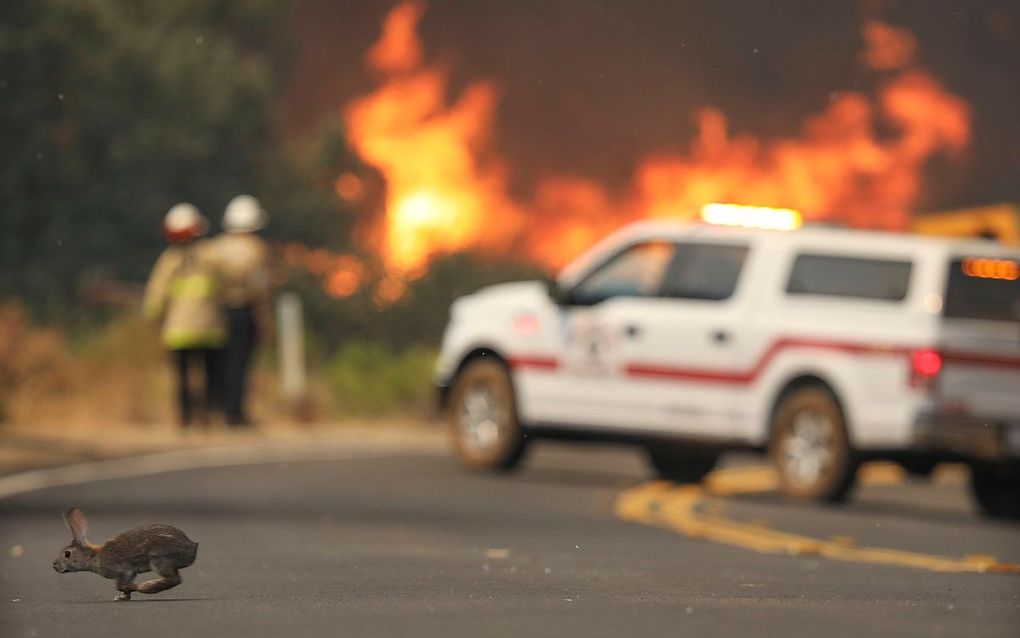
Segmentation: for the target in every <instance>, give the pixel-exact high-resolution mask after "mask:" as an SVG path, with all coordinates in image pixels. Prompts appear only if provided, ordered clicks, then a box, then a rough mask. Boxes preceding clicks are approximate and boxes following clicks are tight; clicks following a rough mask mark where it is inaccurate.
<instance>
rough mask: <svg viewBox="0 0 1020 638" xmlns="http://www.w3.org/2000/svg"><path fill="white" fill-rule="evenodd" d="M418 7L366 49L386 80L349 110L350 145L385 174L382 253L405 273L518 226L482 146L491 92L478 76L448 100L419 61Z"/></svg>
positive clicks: (403, 8)
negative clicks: (449, 102) (453, 100)
mask: <svg viewBox="0 0 1020 638" xmlns="http://www.w3.org/2000/svg"><path fill="white" fill-rule="evenodd" d="M422 10H423V9H422V8H421V5H419V4H418V3H414V2H409V3H405V4H402V5H400V6H398V7H397V8H396V9H394V10H393V11H392V12H391V13H390V14H389V16H388V17H387V18H386V24H385V27H384V30H383V37H382V39H380V41H379V42H378V43H377V44H376V45H375V46H374V47H373V48H372V49H371V50H370V52H369V55H368V63H369V65H370V66H371V68H372V69H373V70H374V71H376V72H377V73H379V74H380V77H381V79H382V80H383V82H384V84H383V85H382V86H381V87H380V88H379V89H378V90H377V91H376V92H374V93H372V94H371V95H368V96H366V97H364V98H361V99H359V100H356V101H355V102H353V103H352V104H351V105H350V106H349V108H348V109H347V122H348V124H349V129H350V141H351V143H352V145H353V146H354V148H355V149H356V150H357V152H358V153H359V154H360V155H361V157H362V159H364V160H365V161H366V162H367V163H369V164H371V165H372V166H374V167H376V168H377V169H379V170H380V171H381V172H382V173H383V175H384V176H385V178H386V183H387V194H386V215H385V224H384V228H383V236H384V238H383V248H382V250H383V257H384V259H385V261H386V263H387V264H388V266H389V268H390V269H391V270H392V271H393V272H395V273H398V274H402V275H411V276H413V275H415V274H417V273H418V272H420V271H421V269H422V268H423V267H424V266H425V264H426V262H427V260H428V259H429V257H430V256H431V255H432V254H433V253H447V252H453V251H457V250H462V249H465V248H469V247H476V246H485V245H495V244H497V243H498V238H499V237H500V236H503V237H505V236H506V235H501V234H499V233H493V232H491V228H492V226H493V225H494V222H495V225H497V226H501V227H502V228H501V229H500V230H501V231H502V233H505V232H506V231H507V230H511V231H515V230H516V229H515V228H513V227H514V226H515V225H516V221H515V220H516V218H517V216H518V213H517V210H516V209H515V206H514V205H513V203H512V202H511V201H510V200H509V198H508V197H507V195H506V180H505V178H504V174H503V170H502V168H501V166H500V165H499V164H498V163H497V162H495V161H493V160H491V159H490V158H488V157H487V153H486V151H487V144H488V138H489V132H490V130H491V128H492V119H493V112H494V109H495V105H496V89H495V87H494V86H493V85H492V84H491V83H488V82H476V83H474V84H471V85H470V86H468V87H467V88H466V89H465V90H464V92H463V93H462V94H461V96H460V98H459V99H458V100H457V101H456V103H454V104H452V105H449V106H448V105H446V104H445V95H446V91H447V86H446V84H447V78H446V74H445V73H444V72H443V71H442V70H441V69H439V68H437V67H422V66H421V65H420V45H419V43H418V40H417V36H416V34H415V31H414V26H415V24H416V23H417V21H418V19H419V18H420V17H421V13H422ZM508 226H509V227H510V228H508ZM386 296H388V295H386Z"/></svg>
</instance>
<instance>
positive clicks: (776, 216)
mask: <svg viewBox="0 0 1020 638" xmlns="http://www.w3.org/2000/svg"><path fill="white" fill-rule="evenodd" d="M701 218H702V219H703V220H705V221H706V222H708V223H709V224H720V225H722V226H739V227H741V228H766V229H769V230H796V229H797V228H800V225H801V215H800V213H798V212H797V211H795V210H791V209H789V208H769V207H768V206H745V205H743V204H705V205H704V206H702V207H701Z"/></svg>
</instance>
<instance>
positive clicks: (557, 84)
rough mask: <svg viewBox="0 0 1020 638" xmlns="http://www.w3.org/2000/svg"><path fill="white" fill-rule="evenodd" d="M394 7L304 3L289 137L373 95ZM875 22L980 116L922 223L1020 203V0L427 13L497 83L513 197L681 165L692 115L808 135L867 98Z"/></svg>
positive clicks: (609, 3) (938, 182) (461, 78)
mask: <svg viewBox="0 0 1020 638" xmlns="http://www.w3.org/2000/svg"><path fill="white" fill-rule="evenodd" d="M394 4H395V3H394V2H392V1H387V0H343V1H337V2H333V3H327V2H324V1H322V0H301V1H299V2H298V3H297V4H296V9H295V15H294V18H293V21H292V27H293V29H294V31H295V33H296V34H297V43H298V49H297V51H296V60H295V65H294V71H293V76H292V82H291V85H290V87H289V89H288V90H287V92H286V94H285V95H284V96H283V112H284V114H285V118H286V121H287V122H288V128H289V129H290V130H291V131H292V132H294V133H296V134H299V135H300V134H307V133H308V132H309V131H311V130H312V125H313V123H314V122H316V121H318V119H319V118H320V117H321V116H323V115H324V114H326V113H328V112H329V111H330V110H338V109H340V108H342V106H343V104H345V103H346V102H347V101H348V100H349V99H350V98H352V97H354V96H356V95H358V94H361V93H364V92H367V91H368V90H370V89H371V87H372V86H373V82H372V78H371V76H370V74H368V73H367V72H366V71H365V70H364V67H363V65H362V55H363V52H364V50H365V49H366V48H367V47H368V46H369V44H371V42H372V41H373V40H374V39H375V38H376V37H377V36H378V34H379V26H380V23H381V20H382V17H383V16H384V15H385V13H386V11H387V10H388V9H389V8H390V7H392V6H393V5H394ZM867 16H875V17H880V18H882V19H884V20H885V21H887V22H889V23H890V24H893V25H896V26H901V27H905V28H908V29H910V30H911V31H912V32H913V33H914V34H915V35H916V36H917V38H918V41H919V45H920V62H921V64H922V65H923V66H924V67H926V68H927V69H929V70H930V71H931V73H932V74H933V75H934V76H935V77H937V78H938V79H939V80H940V81H941V82H942V83H943V84H944V85H945V86H946V87H947V88H948V89H949V90H950V91H952V92H954V93H956V94H958V95H960V96H962V97H963V98H964V99H966V100H967V102H968V103H969V104H970V105H971V107H972V108H973V120H974V122H973V128H974V140H973V142H972V144H971V150H970V152H969V153H968V154H967V156H966V157H964V158H962V160H961V162H959V163H954V164H940V163H936V165H935V166H933V167H932V169H931V171H930V175H929V179H928V180H927V181H926V189H925V192H924V195H923V197H922V201H921V202H920V208H921V209H922V210H927V209H932V208H942V207H947V206H955V205H964V204H971V203H985V202H990V201H1002V200H1013V201H1018V200H1020V3H1018V2H1015V1H1012V0H983V1H982V2H967V1H965V0H928V1H923V0H914V1H910V2H862V3H855V2H851V1H847V0H797V1H794V0H782V1H776V0H769V1H767V2H766V1H757V0H713V1H711V2H709V1H705V0H697V1H683V0H668V1H667V0H628V1H624V0H431V2H429V3H428V11H427V13H426V14H425V17H424V19H423V20H422V23H421V27H420V32H421V34H422V37H423V39H424V42H425V48H426V55H427V57H428V59H430V60H436V61H442V62H443V63H444V64H446V65H448V66H449V68H450V69H451V70H452V74H453V79H454V84H453V87H452V90H453V91H456V90H457V86H458V83H460V84H461V85H462V83H463V82H465V81H472V80H477V79H489V80H492V81H494V82H495V83H496V84H497V85H498V86H499V87H500V88H501V101H500V105H499V108H498V112H497V116H496V118H497V125H496V134H497V138H496V146H497V148H498V150H499V152H500V153H501V154H502V155H503V156H504V157H506V158H507V160H508V162H509V165H510V167H511V170H512V172H513V185H514V188H515V190H517V191H518V192H521V193H526V192H527V190H528V189H529V188H530V187H531V185H532V184H533V182H534V180H535V178H536V177H537V176H539V175H543V174H548V173H551V172H555V173H561V174H562V173H566V174H575V175H581V176H584V177H590V178H595V179H598V180H599V181H601V182H603V183H605V184H608V185H610V186H613V187H619V186H622V185H624V184H626V183H627V182H628V181H629V179H630V177H631V171H632V169H633V167H634V166H635V164H636V162H637V160H638V159H639V158H640V157H642V156H644V155H646V154H648V153H650V152H654V151H678V152H682V151H683V150H684V149H685V148H686V147H687V144H688V142H689V140H690V137H691V134H692V131H693V120H692V114H693V113H694V111H695V110H696V109H697V108H699V107H701V106H709V105H710V106H715V107H718V108H720V109H721V110H723V111H724V112H725V113H726V114H727V115H728V116H729V119H730V128H731V130H732V131H733V132H747V133H751V134H753V135H756V136H760V137H775V136H778V137H789V136H796V135H797V133H798V131H799V127H800V125H801V122H802V120H803V119H804V117H805V116H806V115H809V114H811V113H815V112H818V111H820V110H821V109H822V108H824V107H825V105H826V103H827V101H828V99H829V96H830V94H831V93H834V92H840V91H848V90H861V91H865V92H867V91H868V90H869V88H870V86H871V85H872V83H873V82H874V81H875V75H874V74H873V73H871V72H869V71H868V70H866V69H865V68H864V66H863V65H862V64H861V63H860V60H859V53H860V51H861V35H860V32H861V24H862V20H863V19H864V18H865V17H867Z"/></svg>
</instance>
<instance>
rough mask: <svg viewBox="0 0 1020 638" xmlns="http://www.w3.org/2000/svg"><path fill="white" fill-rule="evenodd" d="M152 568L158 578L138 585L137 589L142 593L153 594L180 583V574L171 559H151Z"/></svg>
mask: <svg viewBox="0 0 1020 638" xmlns="http://www.w3.org/2000/svg"><path fill="white" fill-rule="evenodd" d="M152 569H153V571H155V572H156V573H157V574H159V575H160V578H153V579H152V580H147V581H145V582H144V583H142V584H141V585H139V586H138V591H140V592H142V593H143V594H155V593H156V592H161V591H163V590H165V589H170V588H171V587H176V586H177V585H180V584H181V575H180V573H179V572H178V571H177V565H176V564H174V563H173V561H170V560H154V561H152Z"/></svg>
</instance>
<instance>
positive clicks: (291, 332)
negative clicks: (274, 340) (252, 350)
mask: <svg viewBox="0 0 1020 638" xmlns="http://www.w3.org/2000/svg"><path fill="white" fill-rule="evenodd" d="M276 317H277V325H278V326H279V330H278V331H277V335H278V339H279V344H278V345H279V348H278V349H279V357H280V380H281V382H282V384H283V396H284V399H285V400H286V401H287V406H288V408H289V409H290V410H291V411H292V412H293V413H294V415H295V416H297V417H299V418H300V417H301V415H302V414H303V413H304V412H305V409H304V408H305V406H306V403H307V393H306V377H305V348H304V341H305V335H304V318H303V313H302V308H301V298H300V297H299V296H298V295H297V293H293V292H286V293H283V294H282V295H280V296H279V297H278V298H277V301H276Z"/></svg>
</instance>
